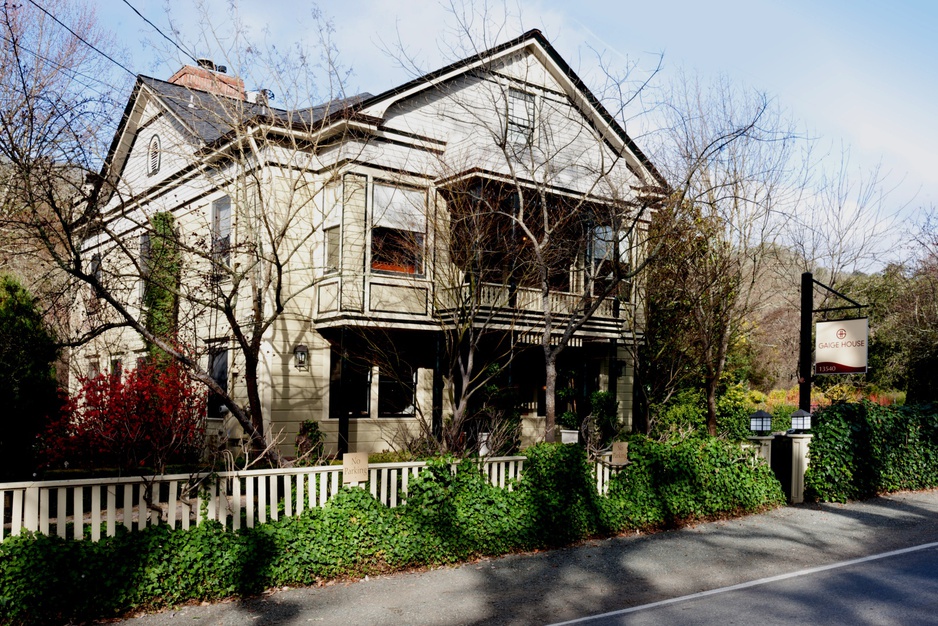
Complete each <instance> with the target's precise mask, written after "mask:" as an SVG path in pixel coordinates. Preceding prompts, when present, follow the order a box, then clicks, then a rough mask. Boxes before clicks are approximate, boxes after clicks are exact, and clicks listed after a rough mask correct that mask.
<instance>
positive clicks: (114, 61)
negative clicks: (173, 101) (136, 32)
mask: <svg viewBox="0 0 938 626" xmlns="http://www.w3.org/2000/svg"><path fill="white" fill-rule="evenodd" d="M29 3H30V4H32V5H33V6H34V7H36V8H37V9H39V10H40V11H42V12H43V13H45V14H46V15H48V16H49V17H51V18H52V19H53V20H55V21H56V23H58V24H59V25H60V26H61V27H62V28H64V29H65V30H67V31H68V32H70V33H71V34H72V35H73V36H74V37H75V38H76V39H78V41H80V42H82V43H83V44H85V45H86V46H88V47H89V48H91V49H92V50H94V51H95V52H97V53H98V54H100V55H101V56H103V57H104V58H105V59H107V60H108V61H110V62H111V63H113V64H114V65H116V66H118V67H119V68H121V69H122V70H124V71H125V72H127V73H128V74H130V75H131V76H136V75H137V73H136V72H134V71H133V70H131V69H129V68H128V67H127V66H126V65H124V64H123V63H121V62H120V61H116V60H115V59H114V58H113V57H111V56H110V55H109V54H108V53H106V52H103V51H102V50H100V49H98V48H96V47H95V46H94V45H93V44H91V43H89V42H88V41H86V40H85V39H84V38H83V37H82V36H81V35H79V34H78V33H76V32H75V31H73V30H72V29H71V28H70V27H69V26H68V24H66V23H64V22H63V21H62V20H60V19H59V18H57V17H56V16H54V15H53V14H52V13H50V12H49V11H47V10H45V9H44V8H43V7H41V6H40V5H39V4H37V3H36V0H29Z"/></svg>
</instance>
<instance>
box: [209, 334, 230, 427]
mask: <svg viewBox="0 0 938 626" xmlns="http://www.w3.org/2000/svg"><path fill="white" fill-rule="evenodd" d="M207 367H208V374H209V376H211V377H212V380H213V381H215V384H216V385H218V386H219V387H220V388H221V390H222V391H224V392H226V393H227V392H228V344H227V343H225V342H215V343H213V344H210V345H209V349H208V364H207ZM227 413H228V407H226V406H225V403H224V401H223V400H222V396H221V395H220V394H218V393H216V392H215V391H211V390H210V391H209V394H208V417H211V418H222V417H225V415H226V414H227Z"/></svg>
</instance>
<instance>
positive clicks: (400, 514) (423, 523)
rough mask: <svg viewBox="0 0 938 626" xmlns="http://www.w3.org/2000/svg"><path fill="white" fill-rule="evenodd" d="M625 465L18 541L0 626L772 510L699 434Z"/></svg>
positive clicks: (768, 490)
mask: <svg viewBox="0 0 938 626" xmlns="http://www.w3.org/2000/svg"><path fill="white" fill-rule="evenodd" d="M629 441H630V443H631V445H630V458H631V461H632V463H631V465H629V466H628V467H627V468H626V469H624V470H623V471H621V472H619V473H618V475H616V476H615V477H614V478H613V479H612V483H611V486H610V492H609V496H608V497H603V496H600V495H599V494H598V493H597V491H596V481H595V478H594V476H593V472H592V467H591V465H590V464H589V463H588V462H587V458H586V455H585V452H584V451H583V449H582V448H580V447H579V446H564V445H560V444H540V445H537V446H534V447H532V448H529V449H528V451H527V458H528V460H527V461H526V463H525V468H524V473H523V477H522V479H521V480H519V481H517V482H514V483H512V484H511V489H501V488H497V487H493V486H492V485H490V484H489V483H488V481H487V479H486V478H485V477H484V476H483V474H482V473H481V471H480V468H479V464H478V461H477V460H472V459H467V460H463V461H462V462H460V463H459V464H458V466H457V468H456V470H455V471H453V470H452V461H451V459H442V460H438V461H435V462H433V463H431V464H430V466H429V467H428V468H427V469H426V470H425V471H423V472H421V473H420V475H419V476H418V477H417V478H415V479H414V480H412V481H411V482H410V485H409V491H408V497H407V503H406V505H404V506H401V507H399V508H396V509H390V508H388V507H386V506H384V505H382V504H380V503H378V502H377V501H375V500H374V499H373V498H372V497H371V495H370V494H369V493H368V491H367V490H364V489H360V488H357V487H350V488H344V489H342V490H340V491H339V493H338V494H337V495H336V496H335V497H334V498H333V499H332V500H330V501H329V502H328V503H327V504H326V506H324V507H322V508H313V509H307V510H306V511H304V513H303V514H302V515H300V516H298V517H284V518H281V519H279V520H277V521H272V522H269V523H266V524H260V525H258V526H257V527H255V528H251V529H242V530H240V531H238V532H229V531H225V530H224V529H223V528H222V527H221V525H220V524H218V523H217V522H205V523H203V524H201V525H199V526H197V527H195V528H193V529H191V530H186V531H184V530H171V529H169V528H168V527H167V526H153V527H148V528H146V529H144V530H140V531H134V532H127V531H125V530H124V529H123V528H122V527H121V528H119V529H118V531H119V532H118V534H117V536H115V537H109V538H104V539H102V540H101V541H99V542H92V541H72V540H65V539H60V538H58V537H55V536H53V537H47V536H43V535H36V534H29V533H26V534H23V535H21V536H18V537H12V538H8V539H7V540H5V541H4V542H3V543H0V623H6V624H19V623H62V622H68V621H80V620H91V619H100V618H107V617H113V616H115V615H119V614H121V613H125V612H127V611H129V610H132V609H141V608H159V607H163V606H169V605H173V604H179V603H183V602H187V601H192V600H196V601H201V600H212V599H219V598H223V597H226V596H232V595H248V594H256V593H259V592H260V591H262V590H263V589H266V588H269V587H273V586H280V585H309V584H312V583H315V582H316V581H318V580H321V579H324V578H332V577H339V576H362V575H364V574H368V573H378V572H386V571H390V570H394V569H400V568H405V567H410V566H418V565H433V564H438V563H448V562H454V561H459V560H464V559H468V558H472V557H475V556H480V555H496V554H504V553H506V552H511V551H514V550H526V549H533V548H541V547H546V546H557V545H564V544H568V543H570V542H574V541H579V540H582V539H584V538H586V537H589V536H590V535H595V534H597V533H608V532H619V531H622V530H626V529H632V528H644V527H650V526H656V525H661V524H665V523H673V522H677V521H681V520H685V519H690V518H694V517H700V516H710V515H719V514H724V513H732V512H739V511H752V510H757V509H759V508H761V507H765V506H768V505H773V504H776V503H779V502H781V500H782V495H781V491H780V488H779V487H778V483H777V482H776V481H775V479H774V478H773V477H772V476H771V472H770V471H769V470H768V468H767V467H765V465H764V464H760V463H755V464H754V463H753V459H752V456H751V454H750V453H744V452H743V451H742V450H741V448H739V446H736V445H733V444H730V443H727V442H725V441H722V440H717V439H713V438H709V437H692V438H688V439H686V440H684V441H675V442H667V443H661V442H655V441H652V440H650V439H647V438H645V437H642V436H632V437H631V438H630V439H629Z"/></svg>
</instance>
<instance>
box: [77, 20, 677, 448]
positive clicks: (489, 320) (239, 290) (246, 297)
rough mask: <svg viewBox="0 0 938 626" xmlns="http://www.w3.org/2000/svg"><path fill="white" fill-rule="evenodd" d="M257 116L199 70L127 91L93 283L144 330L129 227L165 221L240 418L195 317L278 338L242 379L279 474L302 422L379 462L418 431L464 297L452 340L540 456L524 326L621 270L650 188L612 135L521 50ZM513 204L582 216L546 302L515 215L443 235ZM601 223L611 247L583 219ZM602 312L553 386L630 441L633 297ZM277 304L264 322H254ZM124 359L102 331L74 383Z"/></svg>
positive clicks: (222, 80) (577, 91)
mask: <svg viewBox="0 0 938 626" xmlns="http://www.w3.org/2000/svg"><path fill="white" fill-rule="evenodd" d="M267 100H268V98H267V94H266V93H265V92H263V91H261V92H258V93H249V92H246V90H245V89H244V85H243V83H242V82H241V81H240V80H239V79H237V78H235V77H232V76H229V75H228V74H226V73H223V72H222V71H219V69H218V68H217V67H215V66H213V65H211V64H209V63H206V64H205V66H203V67H185V68H183V69H181V70H180V71H179V72H177V73H176V75H174V76H173V77H172V78H171V79H170V80H169V81H161V80H156V79H152V78H147V77H140V78H138V80H137V83H136V85H135V87H134V91H133V93H132V95H131V97H130V100H129V103H128V105H127V108H126V110H125V113H124V117H123V120H122V121H121V124H120V127H119V130H118V133H117V135H116V137H115V139H114V142H113V145H112V149H111V153H110V154H109V156H108V160H107V163H106V166H105V168H104V171H103V174H102V184H101V186H100V192H99V193H100V199H101V202H102V205H103V207H104V208H103V210H102V216H101V224H100V227H99V228H97V229H96V230H95V231H94V234H93V235H92V236H91V237H89V239H88V241H87V243H86V252H87V254H88V255H89V258H90V259H92V261H91V262H92V264H93V267H92V268H91V270H92V271H94V272H99V273H100V274H101V276H102V278H103V280H106V281H107V282H108V284H109V285H110V286H111V289H112V290H113V291H114V292H115V293H119V294H120V299H121V301H122V303H123V304H124V306H125V307H126V309H127V311H128V313H129V314H130V315H137V316H142V315H143V314H144V312H143V310H142V300H141V297H142V294H143V291H144V280H145V277H146V272H147V269H148V268H147V264H148V263H150V262H151V261H150V259H149V257H148V254H149V249H150V247H151V245H152V241H151V239H152V236H153V235H152V233H151V232H150V223H151V222H150V220H151V218H152V216H153V215H155V214H157V213H169V214H172V215H173V216H174V224H175V228H176V231H177V233H178V237H179V238H180V240H181V241H182V242H183V249H184V250H185V251H186V252H185V254H184V259H183V269H182V273H181V282H180V286H179V289H180V292H181V298H180V304H179V312H178V316H179V323H178V333H179V337H180V341H182V342H183V343H185V344H186V345H187V346H188V347H189V349H190V350H191V351H192V353H193V354H194V355H195V357H194V358H195V359H196V360H197V361H198V362H199V363H200V364H201V365H202V366H203V367H204V368H206V369H207V370H208V371H210V372H211V373H212V375H213V377H214V378H215V379H216V380H217V381H218V383H219V384H220V385H222V386H223V387H224V388H226V389H228V390H231V392H232V394H233V395H234V397H235V398H237V399H238V401H239V402H241V401H242V400H243V398H244V393H243V392H244V379H245V376H246V375H247V372H246V371H245V369H244V368H245V364H244V363H243V362H242V360H243V359H242V358H241V357H240V352H239V350H238V348H237V341H236V337H235V336H234V335H233V331H232V327H231V324H230V323H229V319H227V318H226V316H225V315H224V311H222V310H220V308H219V307H217V306H214V305H213V304H212V303H213V302H217V299H218V298H221V299H225V298H227V299H228V300H227V301H228V302H229V303H230V304H231V307H230V308H231V315H233V316H235V318H236V319H237V320H238V321H239V322H240V323H243V324H244V325H245V326H246V327H247V326H250V323H251V322H250V320H251V319H252V315H253V316H255V319H259V318H266V317H276V319H275V321H274V322H273V323H272V324H270V326H269V328H266V330H264V332H263V337H262V341H261V343H260V367H259V369H258V372H257V379H258V384H259V388H260V402H261V411H262V414H263V418H264V424H265V428H266V429H268V431H269V432H272V433H275V434H277V433H280V435H281V437H282V440H283V444H282V451H283V452H285V453H290V452H292V442H293V439H294V437H295V435H296V432H297V429H298V427H299V424H300V423H302V422H303V421H304V420H316V421H318V422H319V423H320V425H321V428H322V429H323V430H324V431H325V432H326V433H327V436H328V439H327V445H328V447H329V448H330V449H331V450H336V449H341V448H348V449H351V450H357V451H380V450H385V449H390V448H394V447H396V446H397V445H398V444H399V442H400V441H401V438H402V437H408V436H415V435H416V434H417V433H419V432H421V431H427V432H432V431H434V430H435V429H438V427H439V424H440V423H441V422H442V421H443V420H446V419H447V416H448V414H449V413H450V412H451V411H452V404H451V403H452V397H453V385H454V384H455V383H453V382H452V377H451V376H450V373H449V372H447V371H446V368H445V363H444V359H441V352H443V351H445V349H446V345H447V342H446V335H445V333H447V332H452V331H453V329H454V328H455V327H457V326H459V324H460V323H463V322H465V316H466V315H467V313H466V309H465V308H464V305H465V302H466V301H465V299H464V298H463V296H464V295H465V293H466V287H465V285H468V284H470V283H471V284H472V285H474V289H475V291H474V296H473V297H474V300H473V304H474V308H473V309H472V315H473V317H472V319H471V320H469V323H470V324H473V325H475V326H476V327H484V330H485V332H486V333H489V334H490V335H491V337H490V338H488V339H486V340H485V341H483V342H482V343H481V344H480V345H481V346H482V347H483V348H484V349H489V348H490V349H491V350H492V359H493V360H496V361H497V360H499V359H502V360H506V355H510V357H511V358H507V360H506V361H505V362H506V363H508V365H507V366H506V368H505V371H504V372H503V373H502V374H501V376H502V378H500V381H502V383H504V384H506V385H508V386H510V387H511V388H512V389H514V390H515V394H516V395H515V397H516V399H517V404H518V406H519V408H520V410H521V411H522V414H523V424H524V428H523V439H524V442H525V443H528V442H531V441H534V440H536V439H537V438H538V437H542V436H543V417H542V415H543V410H544V408H543V406H544V397H543V386H544V373H543V372H544V365H543V358H544V357H543V350H542V349H541V348H540V346H538V343H539V342H540V341H541V339H540V338H541V335H542V334H543V329H544V327H545V307H546V309H547V310H548V311H549V312H550V316H551V317H550V321H549V323H550V324H552V325H553V326H552V328H553V327H556V329H557V333H558V334H560V333H562V332H563V330H564V328H565V327H564V323H565V320H569V319H570V313H571V311H578V310H581V309H582V308H583V307H584V303H586V304H587V305H589V304H591V303H593V302H594V301H593V300H591V299H590V294H591V293H592V292H593V291H595V290H596V289H597V288H598V287H597V286H598V285H599V284H600V273H599V272H598V269H597V268H598V267H599V265H600V264H602V263H603V262H604V257H611V256H615V257H616V259H617V263H620V264H624V265H625V266H626V267H635V266H636V264H637V263H638V262H639V261H640V259H641V254H642V246H641V244H640V240H641V237H640V236H639V234H640V231H641V230H642V228H644V225H646V224H647V220H648V217H649V214H648V211H649V209H648V201H647V199H646V198H645V197H643V195H642V194H643V190H647V189H649V188H660V187H661V186H662V181H661V179H660V176H659V175H658V174H657V173H656V171H655V169H654V167H653V166H652V165H651V164H650V162H649V161H648V159H647V158H646V157H645V156H644V155H643V154H642V153H641V152H640V151H639V149H638V148H637V147H636V146H635V145H634V143H633V142H632V141H631V140H630V139H629V137H628V136H627V135H626V133H625V131H624V129H623V128H622V127H621V126H620V125H619V124H617V123H616V121H615V120H614V119H613V117H612V116H611V115H610V114H609V113H608V112H607V111H606V110H605V109H604V108H603V107H602V105H601V104H600V103H599V102H598V101H597V100H596V98H595V97H594V96H593V95H592V94H591V93H590V92H589V90H588V89H587V88H586V87H585V86H584V85H583V83H582V82H581V81H580V79H579V78H578V77H577V76H576V74H575V73H574V72H573V71H572V70H571V68H570V67H569V66H568V65H567V63H566V62H564V60H563V59H561V58H560V57H559V55H558V54H557V52H556V51H555V50H554V49H553V48H552V47H551V45H550V44H549V43H548V42H547V40H546V39H545V38H544V37H543V35H541V34H540V33H539V32H538V31H531V32H528V33H526V34H524V35H522V36H521V37H519V38H517V39H515V40H513V41H510V42H507V43H505V44H503V45H500V46H498V47H496V48H493V49H491V50H488V51H486V52H484V53H481V54H479V55H478V56H477V57H473V58H469V59H465V60H462V61H460V62H458V63H454V64H452V65H450V66H448V67H445V68H442V69H440V70H438V71H436V72H433V73H431V74H429V75H426V76H422V77H420V78H418V79H415V80H413V81H411V82H409V83H407V84H404V85H401V86H400V87H397V88H395V89H392V90H390V91H387V92H385V93H382V94H379V95H377V96H373V95H370V94H362V95H359V96H356V97H353V98H349V99H346V100H341V101H334V102H330V103H328V104H325V105H322V106H319V107H314V108H310V109H300V110H283V109H277V108H275V107H272V106H271V105H270V103H269V102H268V101H267ZM521 197H527V198H529V200H528V202H529V203H530V202H532V201H533V202H540V203H545V202H546V203H553V204H556V206H557V207H558V209H557V211H558V212H557V215H566V213H564V211H568V212H570V211H578V210H580V211H582V210H583V207H589V208H590V212H589V215H592V216H594V217H591V218H590V219H592V220H593V222H591V223H590V224H589V225H584V224H585V222H584V220H585V219H586V218H584V219H580V218H576V219H571V220H569V221H570V223H571V224H577V225H578V226H576V228H580V227H581V226H582V227H583V228H591V229H592V231H591V232H594V233H606V236H605V238H603V237H599V238H598V239H597V241H596V242H595V243H593V244H591V245H589V246H586V247H582V249H573V247H572V246H571V248H570V249H567V250H565V251H564V252H563V253H562V254H559V256H558V257H557V259H556V260H555V261H551V263H552V266H551V269H550V272H549V281H550V286H551V292H550V294H549V298H546V299H545V298H542V297H541V296H542V295H543V294H542V292H541V291H540V290H539V289H538V288H537V287H538V285H539V284H540V283H539V282H538V281H537V280H536V279H534V278H532V276H536V274H527V275H525V271H526V270H525V269H524V268H523V267H522V265H523V263H522V262H521V261H522V260H524V259H527V258H528V257H527V256H526V255H528V252H526V250H527V248H525V245H526V244H525V242H526V241H527V239H526V236H525V234H524V233H523V232H521V231H519V230H518V228H516V227H517V226H518V225H519V224H520V223H521V222H520V220H518V219H517V217H516V214H515V213H512V212H511V211H517V209H511V208H508V209H505V210H504V211H501V212H500V213H499V211H494V212H493V211H489V215H490V216H491V215H495V214H496V213H498V214H499V215H501V218H500V221H499V220H498V219H495V220H493V221H492V222H491V223H488V224H489V225H488V226H487V228H488V230H487V231H485V232H484V233H483V234H481V235H480V234H479V231H472V232H469V231H463V230H460V229H461V228H462V227H461V226H460V224H463V223H468V222H466V221H465V219H464V218H465V214H464V210H463V209H460V211H463V213H460V214H459V219H454V216H456V214H457V213H458V212H459V211H457V206H470V207H471V206H477V205H478V203H479V202H489V204H490V206H496V208H497V207H502V208H504V207H509V206H516V207H517V206H521V200H520V199H519V198H521ZM492 198H495V199H496V200H495V201H494V204H493V203H492ZM467 199H468V200H467ZM531 199H533V200H531ZM467 202H468V204H467ZM473 202H475V203H476V204H472V203H473ZM512 203H514V204H512ZM609 207H613V208H614V211H613V212H611V213H610V212H607V213H606V214H607V215H610V214H615V215H623V216H624V217H625V221H626V222H628V223H629V224H630V226H629V229H628V233H627V236H626V234H624V233H617V234H615V235H610V233H611V230H610V226H609V224H608V223H604V222H603V221H602V220H598V221H597V220H596V218H595V215H596V214H597V210H596V209H598V208H603V209H608V208H609ZM571 214H572V213H571ZM583 214H584V215H587V213H585V212H584V213H583ZM558 219H561V218H558ZM563 219H567V218H566V217H564V218H563ZM565 228H568V230H569V229H573V230H576V228H574V227H573V226H570V227H565ZM529 234H530V233H529ZM455 248H458V249H459V250H458V251H457V250H456V249H455ZM561 248H562V246H561ZM606 260H608V258H607V259H606ZM219 268H221V270H222V271H219ZM607 295H608V296H609V297H606V298H603V299H602V301H601V302H598V303H596V306H595V307H594V308H595V312H594V313H593V314H592V315H591V316H590V317H589V319H587V320H585V321H584V322H583V323H582V324H580V325H578V327H577V328H576V330H575V332H572V334H571V336H570V338H569V341H568V344H567V348H566V349H565V350H564V352H563V353H562V354H561V357H560V359H561V360H560V364H559V367H560V368H561V369H562V371H563V372H564V376H566V377H567V378H569V381H566V379H564V380H565V382H564V384H567V383H568V382H569V384H570V385H571V386H573V387H576V388H577V389H578V390H579V391H581V392H583V394H585V393H587V392H588V391H590V390H596V389H603V390H609V391H611V392H612V393H614V394H615V395H616V396H617V398H618V400H619V410H620V414H621V417H622V419H623V420H626V421H628V420H630V416H631V403H632V390H631V386H632V376H633V367H632V363H631V360H630V358H629V356H628V355H629V352H628V351H626V350H625V349H624V347H623V346H624V343H625V342H626V341H632V340H634V339H635V336H634V328H633V321H634V315H633V314H632V312H633V310H634V308H635V304H634V303H635V302H636V301H637V300H638V297H639V295H640V294H639V293H638V287H637V286H635V285H633V284H631V283H629V284H627V285H625V288H618V289H616V290H615V293H610V294H607ZM83 302H84V305H85V306H84V307H80V308H81V309H82V310H81V311H76V315H77V316H80V317H82V320H80V322H79V323H83V324H87V325H90V324H92V323H93V321H94V318H95V317H96V316H97V317H101V316H103V317H107V315H108V314H107V313H106V312H102V311H100V310H98V309H99V307H100V305H99V304H97V303H96V302H95V299H94V298H93V297H91V296H89V297H86V298H85V300H84V301H83ZM277 302H282V303H283V312H282V314H279V315H273V316H272V315H271V314H272V313H275V311H273V309H272V307H274V306H276V304H275V303H277ZM99 321H100V320H99ZM486 342H488V343H486ZM487 346H488V348H487ZM505 346H508V347H507V348H505ZM144 350H145V346H144V344H143V342H142V341H141V340H140V339H139V337H138V336H137V334H136V333H133V332H131V331H129V330H123V331H122V330H120V329H115V330H112V331H109V332H108V333H105V334H103V335H102V336H100V337H99V338H98V339H97V340H96V341H95V342H93V343H92V344H89V345H88V346H86V347H85V348H84V349H83V350H82V351H81V355H80V357H79V359H78V362H79V363H80V364H82V366H83V367H84V368H85V369H86V371H94V370H98V371H101V370H104V369H105V368H109V367H110V368H112V369H115V368H119V367H124V368H126V367H129V366H132V364H133V363H134V361H135V359H136V358H139V357H141V356H142V355H143V354H144ZM496 353H497V354H496ZM483 356H484V350H483ZM209 412H210V415H209V418H210V419H211V420H213V421H212V422H211V424H212V427H213V428H214V429H216V430H221V431H223V432H224V436H227V437H232V438H237V437H238V436H240V429H239V428H238V427H237V424H236V423H234V422H233V420H231V419H230V418H227V419H226V415H225V411H224V409H223V407H219V406H218V404H217V403H210V408H209Z"/></svg>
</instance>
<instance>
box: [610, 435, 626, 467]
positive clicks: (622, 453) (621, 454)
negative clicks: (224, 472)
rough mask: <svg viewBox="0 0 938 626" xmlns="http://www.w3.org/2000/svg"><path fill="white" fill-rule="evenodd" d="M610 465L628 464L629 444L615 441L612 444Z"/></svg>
mask: <svg viewBox="0 0 938 626" xmlns="http://www.w3.org/2000/svg"><path fill="white" fill-rule="evenodd" d="M611 463H612V465H628V464H629V442H628V441H616V442H614V443H613V444H612V461H611Z"/></svg>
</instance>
